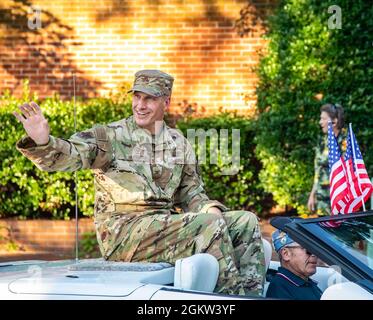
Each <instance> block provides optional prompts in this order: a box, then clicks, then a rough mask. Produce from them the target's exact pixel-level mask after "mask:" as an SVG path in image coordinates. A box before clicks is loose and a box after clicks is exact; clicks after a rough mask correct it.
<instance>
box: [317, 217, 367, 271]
mask: <svg viewBox="0 0 373 320" xmlns="http://www.w3.org/2000/svg"><path fill="white" fill-rule="evenodd" d="M339 221H340V222H341V223H340V224H339V223H338V224H337V225H334V226H330V225H326V224H324V223H322V222H320V223H319V226H320V227H321V228H322V229H323V230H324V231H325V232H326V234H327V237H328V238H329V239H330V240H331V241H333V242H334V243H335V244H338V245H339V246H342V247H343V249H344V250H346V251H347V252H349V253H350V254H351V255H353V256H354V257H355V258H357V259H358V260H360V261H361V262H362V263H364V264H365V265H366V266H368V267H369V268H370V269H372V270H373V216H364V217H356V219H344V220H339Z"/></svg>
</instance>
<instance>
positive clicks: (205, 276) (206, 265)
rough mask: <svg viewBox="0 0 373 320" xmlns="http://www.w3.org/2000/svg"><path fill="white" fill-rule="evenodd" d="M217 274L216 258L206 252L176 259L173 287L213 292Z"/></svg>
mask: <svg viewBox="0 0 373 320" xmlns="http://www.w3.org/2000/svg"><path fill="white" fill-rule="evenodd" d="M218 276H219V263H218V260H217V259H216V258H215V257H214V256H212V255H211V254H208V253H197V254H195V255H193V256H190V257H187V258H183V259H179V260H176V263H175V274H174V287H175V288H180V289H187V290H197V291H205V292H213V291H214V289H215V286H216V282H217V280H218Z"/></svg>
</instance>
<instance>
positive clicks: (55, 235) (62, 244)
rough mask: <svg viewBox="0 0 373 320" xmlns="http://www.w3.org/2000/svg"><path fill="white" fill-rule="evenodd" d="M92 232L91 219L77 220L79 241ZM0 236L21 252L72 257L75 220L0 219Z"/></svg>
mask: <svg viewBox="0 0 373 320" xmlns="http://www.w3.org/2000/svg"><path fill="white" fill-rule="evenodd" d="M4 227H5V228H4ZM8 230H9V232H10V234H9V232H8ZM94 231H95V229H94V224H93V220H92V219H88V218H82V219H80V220H79V235H80V239H81V238H82V235H83V234H84V233H86V232H94ZM0 235H1V236H2V237H5V238H7V239H8V240H9V238H10V239H11V240H12V241H14V242H15V243H16V244H17V245H18V246H19V247H20V249H21V250H22V251H26V252H40V251H43V252H51V253H52V252H55V253H56V254H57V253H59V254H63V253H65V254H70V255H71V256H73V253H74V250H75V220H71V221H56V220H55V221H53V220H14V219H2V220H0Z"/></svg>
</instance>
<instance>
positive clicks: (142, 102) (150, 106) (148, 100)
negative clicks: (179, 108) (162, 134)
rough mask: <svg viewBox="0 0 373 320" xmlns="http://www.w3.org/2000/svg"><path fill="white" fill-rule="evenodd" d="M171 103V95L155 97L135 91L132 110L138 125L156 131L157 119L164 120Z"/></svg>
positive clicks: (152, 131)
mask: <svg viewBox="0 0 373 320" xmlns="http://www.w3.org/2000/svg"><path fill="white" fill-rule="evenodd" d="M169 105H170V97H165V96H163V97H154V96H151V95H149V94H146V93H143V92H139V91H135V92H134V94H133V98H132V111H133V115H134V118H135V121H136V123H137V125H138V126H139V127H141V128H144V129H147V130H149V131H150V132H151V133H152V134H154V133H155V131H156V128H155V124H156V122H157V121H159V122H161V121H163V117H164V113H165V111H166V110H167V108H168V107H169Z"/></svg>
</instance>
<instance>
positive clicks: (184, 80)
mask: <svg viewBox="0 0 373 320" xmlns="http://www.w3.org/2000/svg"><path fill="white" fill-rule="evenodd" d="M275 2H276V1H275V0H253V1H248V0H187V1H186V0H184V1H183V0H160V1H151V0H69V1H66V0H53V1H50V0H30V1H16V0H2V1H1V4H0V10H1V11H0V33H1V37H0V77H1V82H0V91H2V90H4V89H10V90H11V91H12V92H13V93H14V94H16V95H20V94H21V92H22V80H23V79H29V81H30V84H31V89H32V91H36V92H38V95H39V97H46V96H50V95H52V94H53V93H54V92H58V93H59V94H60V95H61V97H62V98H70V97H71V96H72V94H73V85H72V83H73V82H72V79H73V77H72V74H75V75H76V83H77V95H79V96H83V97H93V96H98V95H103V94H106V93H108V92H109V91H110V90H112V89H114V88H116V87H117V85H118V84H119V83H121V82H132V81H133V74H134V73H135V72H136V71H137V70H139V69H142V68H159V69H162V70H164V71H166V72H168V73H170V74H172V75H173V76H174V77H175V86H174V94H173V99H172V107H171V111H172V112H174V113H175V112H182V111H183V109H184V108H185V104H186V101H187V102H188V103H192V104H193V103H196V104H197V105H198V106H197V107H195V109H197V110H196V112H204V111H205V112H208V113H213V112H217V111H218V110H219V109H220V110H221V107H223V108H224V109H225V110H228V111H233V110H237V111H238V112H239V113H244V114H248V113H250V112H252V111H253V108H255V99H256V97H255V85H256V83H257V77H256V74H255V72H254V71H253V70H252V68H253V67H255V66H256V65H257V62H258V50H260V49H261V48H263V46H264V45H265V42H264V40H263V39H262V38H261V36H262V34H263V33H264V30H265V21H266V17H267V16H268V14H269V13H270V12H271V10H272V8H273V7H274V3H275ZM31 7H33V9H38V8H39V9H41V28H40V29H32V27H33V26H37V24H36V21H35V20H33V17H35V15H34V13H33V12H35V10H34V11H32V10H31ZM240 12H241V14H240ZM242 16H243V17H244V19H241V20H240V17H242ZM28 19H29V20H30V21H31V22H32V23H33V24H31V29H30V27H29V26H28V21H29V20H28ZM248 30H249V32H248ZM240 33H241V34H244V36H242V37H241V36H240Z"/></svg>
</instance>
